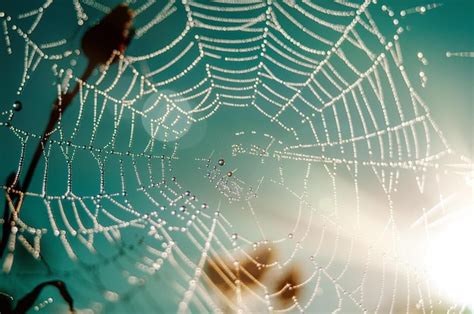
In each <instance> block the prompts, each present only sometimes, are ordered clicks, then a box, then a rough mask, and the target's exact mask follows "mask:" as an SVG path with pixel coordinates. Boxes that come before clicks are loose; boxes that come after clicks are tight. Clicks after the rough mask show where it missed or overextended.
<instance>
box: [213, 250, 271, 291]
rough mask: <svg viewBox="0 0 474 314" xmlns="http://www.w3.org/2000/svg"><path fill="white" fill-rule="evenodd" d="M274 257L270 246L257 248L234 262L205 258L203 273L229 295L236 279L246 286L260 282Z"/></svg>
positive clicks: (217, 258) (249, 286) (217, 257)
mask: <svg viewBox="0 0 474 314" xmlns="http://www.w3.org/2000/svg"><path fill="white" fill-rule="evenodd" d="M275 257H276V254H275V251H274V248H273V247H271V246H264V247H261V248H258V249H256V250H254V251H252V252H250V253H249V254H245V255H244V256H243V257H242V258H240V259H236V260H235V261H234V262H229V261H224V260H223V259H222V258H220V257H219V256H214V257H210V258H209V259H208V260H207V262H206V266H205V273H206V274H207V276H208V277H209V279H210V280H211V281H212V283H213V284H214V285H216V287H217V288H218V289H219V290H220V291H221V292H223V293H224V294H227V295H229V294H232V293H233V291H234V288H235V286H236V282H237V280H238V281H240V284H242V285H245V286H246V287H248V288H251V287H253V286H254V285H255V284H257V283H258V282H260V281H261V279H262V277H263V276H264V275H265V274H266V273H267V271H268V270H269V269H270V268H269V265H270V264H271V263H272V262H274V260H275Z"/></svg>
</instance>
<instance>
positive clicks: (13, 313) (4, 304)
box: [0, 280, 75, 314]
mask: <svg viewBox="0 0 474 314" xmlns="http://www.w3.org/2000/svg"><path fill="white" fill-rule="evenodd" d="M47 286H53V287H56V288H57V289H58V290H59V293H60V294H61V296H62V298H63V299H64V301H66V303H67V304H68V306H69V311H71V312H72V313H75V310H74V301H73V299H72V297H71V294H70V293H69V291H68V290H67V287H66V284H65V283H64V282H62V281H60V280H52V281H46V282H43V283H40V284H39V285H37V286H36V287H35V288H34V289H33V290H31V292H29V293H28V294H26V295H25V296H24V297H23V298H21V299H20V300H19V301H18V302H17V304H16V306H15V307H13V301H14V299H13V297H11V296H10V295H7V294H5V293H0V313H2V314H23V313H26V311H28V310H29V309H31V308H32V307H33V305H34V303H35V301H36V299H37V298H38V296H39V295H40V293H41V291H42V290H43V289H44V288H45V287H47Z"/></svg>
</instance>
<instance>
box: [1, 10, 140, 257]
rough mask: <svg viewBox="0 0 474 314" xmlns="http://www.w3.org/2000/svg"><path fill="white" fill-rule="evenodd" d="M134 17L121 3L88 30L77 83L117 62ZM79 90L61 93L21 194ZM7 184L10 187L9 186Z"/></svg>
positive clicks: (7, 223)
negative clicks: (81, 70)
mask: <svg viewBox="0 0 474 314" xmlns="http://www.w3.org/2000/svg"><path fill="white" fill-rule="evenodd" d="M133 16H134V13H133V11H132V10H130V9H129V8H128V6H127V5H126V4H120V5H118V6H117V7H115V8H114V9H113V10H112V11H111V12H110V13H109V14H107V15H106V16H105V17H104V18H103V19H102V20H101V21H100V22H99V23H98V24H97V25H95V26H93V27H91V28H90V29H89V30H88V31H87V32H86V33H85V34H84V36H83V38H82V42H81V46H82V50H83V51H84V54H85V55H86V57H87V59H88V63H87V67H86V69H85V71H84V73H83V74H82V76H81V78H80V82H85V81H87V79H88V78H89V77H90V76H91V74H92V73H93V71H94V69H95V68H96V67H97V66H98V65H101V64H106V63H110V62H115V61H116V60H117V58H116V54H115V52H116V51H118V52H120V53H123V52H124V51H125V49H126V48H127V47H128V45H129V44H130V41H131V39H132V37H133V35H134V31H133V29H132V28H131V23H132V19H133ZM79 89H80V83H79V82H78V83H76V85H75V87H74V89H73V90H72V91H71V92H69V93H65V94H62V95H61V96H60V97H59V98H58V99H56V101H55V102H54V105H53V109H52V110H51V114H50V117H49V121H48V124H47V125H46V128H45V130H44V132H43V136H42V137H41V140H40V142H39V143H38V146H37V147H36V150H35V153H34V155H33V159H32V160H31V163H30V166H29V167H28V169H27V171H26V175H25V179H24V180H23V185H22V186H20V187H19V189H20V191H22V192H23V193H24V192H26V191H28V188H29V186H30V184H31V181H32V179H33V175H34V173H35V171H36V168H37V166H38V163H39V160H40V159H41V154H42V153H43V150H44V146H45V145H46V143H47V141H48V139H49V137H50V136H51V134H52V132H53V131H54V128H55V126H56V123H57V122H58V120H59V119H60V117H61V115H62V114H63V113H64V112H65V111H66V109H67V108H68V107H69V105H70V104H71V103H72V100H73V99H74V97H75V96H76V95H77V93H78V92H79ZM7 184H8V186H10V185H11V184H12V183H7ZM12 200H13V198H12ZM18 204H19V203H18V199H17V201H16V202H15V204H14V206H15V208H16V207H17V206H18ZM8 207H9V204H8V202H7V204H6V205H5V211H4V223H3V231H2V239H1V241H0V259H1V258H2V257H3V254H4V252H5V248H6V246H7V243H8V239H9V237H10V231H11V222H12V219H13V213H11V214H10V217H8V218H7V217H6V215H8V214H7V212H9V210H8ZM19 211H20V209H19V208H18V209H17V213H19Z"/></svg>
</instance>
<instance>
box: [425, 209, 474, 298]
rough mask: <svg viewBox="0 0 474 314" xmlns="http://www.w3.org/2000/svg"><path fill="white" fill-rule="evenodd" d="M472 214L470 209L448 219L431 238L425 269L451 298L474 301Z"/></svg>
mask: <svg viewBox="0 0 474 314" xmlns="http://www.w3.org/2000/svg"><path fill="white" fill-rule="evenodd" d="M473 218H474V215H473V212H472V209H471V210H466V211H464V212H463V214H461V215H459V216H457V217H456V218H455V219H454V220H450V221H449V222H448V223H447V224H446V226H445V227H444V228H443V230H441V231H440V232H439V233H438V232H436V234H435V235H434V236H433V237H432V238H431V241H430V242H431V243H430V245H429V247H428V258H427V266H428V271H429V273H430V275H431V277H432V279H433V281H434V282H435V284H436V285H437V288H439V289H440V292H441V293H443V295H445V296H446V297H448V298H449V299H451V300H452V301H454V302H457V303H460V304H463V305H467V306H468V307H472V306H473V305H474V250H473V248H474V246H473V240H474V227H473V226H474V220H473Z"/></svg>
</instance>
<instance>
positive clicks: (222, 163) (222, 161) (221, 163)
mask: <svg viewBox="0 0 474 314" xmlns="http://www.w3.org/2000/svg"><path fill="white" fill-rule="evenodd" d="M217 163H218V164H219V166H223V165H224V164H225V160H224V159H219V161H218V162H217Z"/></svg>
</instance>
